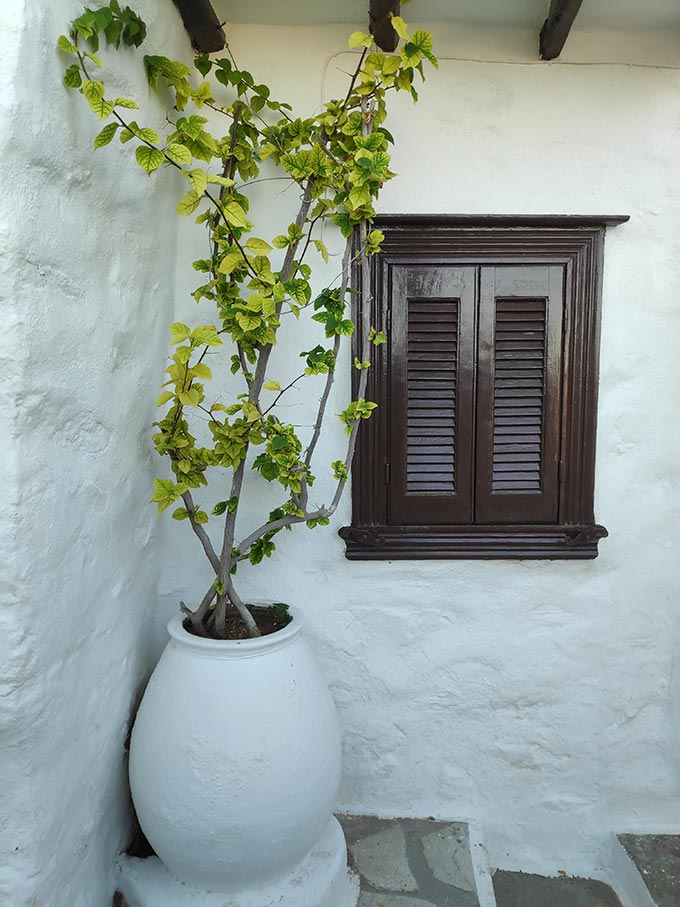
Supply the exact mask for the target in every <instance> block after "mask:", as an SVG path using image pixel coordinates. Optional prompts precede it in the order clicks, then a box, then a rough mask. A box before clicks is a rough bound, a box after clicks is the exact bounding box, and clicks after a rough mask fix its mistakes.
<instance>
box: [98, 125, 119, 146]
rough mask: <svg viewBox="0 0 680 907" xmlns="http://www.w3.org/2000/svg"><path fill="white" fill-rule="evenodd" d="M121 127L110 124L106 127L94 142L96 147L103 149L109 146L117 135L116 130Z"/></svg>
mask: <svg viewBox="0 0 680 907" xmlns="http://www.w3.org/2000/svg"><path fill="white" fill-rule="evenodd" d="M119 125H120V124H119V123H109V124H108V126H104V128H103V129H102V131H101V132H100V133H99V135H98V136H97V137H96V138H95V140H94V147H95V148H103V147H104V146H105V145H108V144H109V142H110V141H111V139H112V138H113V137H114V135H115V134H116V130H117V129H118V127H119Z"/></svg>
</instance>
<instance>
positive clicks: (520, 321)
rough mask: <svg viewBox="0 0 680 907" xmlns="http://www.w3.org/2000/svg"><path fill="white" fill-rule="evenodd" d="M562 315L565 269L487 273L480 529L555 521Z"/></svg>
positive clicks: (481, 375) (479, 453) (482, 350)
mask: <svg viewBox="0 0 680 907" xmlns="http://www.w3.org/2000/svg"><path fill="white" fill-rule="evenodd" d="M563 311H564V268H563V267H560V266H541V265H535V266H526V265H517V266H507V267H488V266H487V267H484V268H482V273H481V281H480V316H479V370H478V400H477V457H476V460H477V481H476V508H475V510H476V513H475V518H476V520H477V522H481V523H512V522H515V523H519V522H534V523H541V522H545V523H549V522H556V521H557V517H558V508H559V500H558V469H559V435H560V407H561V374H562V362H561V359H562V352H561V345H562V319H563Z"/></svg>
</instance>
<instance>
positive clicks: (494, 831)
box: [157, 3, 680, 872]
mask: <svg viewBox="0 0 680 907" xmlns="http://www.w3.org/2000/svg"><path fill="white" fill-rule="evenodd" d="M405 14H406V16H407V18H408V17H409V16H410V17H411V18H413V17H415V16H417V3H413V4H412V6H409V7H408V8H407V9H406V10H405ZM435 31H436V35H435V45H436V46H435V49H436V51H437V52H438V53H439V55H440V56H441V57H442V58H443V59H442V62H441V68H440V70H439V72H438V73H431V74H428V82H427V84H426V85H425V86H424V87H423V89H422V91H421V101H420V104H419V105H418V106H417V107H415V108H414V107H413V106H412V104H411V102H410V101H409V100H408V99H406V98H401V97H400V98H398V99H397V103H396V104H395V106H394V108H393V110H394V113H393V115H392V116H391V117H390V120H389V123H388V127H389V128H390V130H392V131H393V133H394V135H395V138H396V140H397V151H396V153H395V155H394V159H393V169H394V170H395V171H397V173H398V174H399V177H398V179H397V180H395V181H394V182H392V183H390V184H389V185H388V186H387V187H386V189H385V192H384V195H383V200H382V202H381V210H382V211H385V212H442V213H447V212H449V213H452V212H453V213H458V212H462V213H508V214H541V213H565V214H587V213H625V214H630V215H631V221H630V223H628V224H626V225H624V226H621V227H618V228H615V229H611V230H610V231H609V233H608V236H607V241H606V253H605V254H606V263H605V272H604V299H603V309H604V313H603V324H602V356H601V382H600V406H599V431H598V459H597V480H596V481H597V490H596V516H597V519H598V520H599V521H601V522H602V523H603V524H604V525H605V526H607V528H608V529H609V532H610V538H608V539H606V540H605V541H603V542H602V543H601V546H600V550H601V555H600V557H599V558H598V559H597V560H595V561H592V562H587V561H584V562H579V563H577V562H573V563H560V562H559V561H556V562H531V561H526V562H511V561H510V562H502V561H498V562H486V563H485V562H474V561H470V562H465V561H451V562H445V561H414V562H394V563H361V562H353V563H349V562H348V561H346V560H345V558H344V555H343V543H342V541H341V540H340V539H339V538H338V537H337V535H336V534H335V530H337V529H338V528H339V527H340V526H342V525H346V524H347V523H349V521H350V500H349V498H345V500H344V502H343V504H342V506H341V510H340V512H339V513H338V515H337V516H336V518H335V519H334V520H333V524H332V526H331V527H330V528H329V529H328V530H318V531H314V532H310V531H308V530H307V529H305V528H296V529H295V530H294V531H293V532H292V533H289V534H285V537H283V538H282V537H281V536H279V537H278V538H277V543H278V544H279V546H280V547H279V551H278V552H277V553H276V554H275V556H274V557H273V558H272V559H271V560H269V561H267V562H266V563H265V564H263V565H261V566H259V567H257V568H252V569H251V568H250V567H248V566H246V567H245V568H242V569H240V570H239V574H238V577H237V578H238V581H239V582H240V588H241V590H242V594H245V595H250V596H252V597H254V598H266V597H268V596H269V597H272V598H274V599H282V600H284V601H289V602H291V603H294V604H297V605H299V606H300V607H302V608H304V610H305V612H306V615H307V619H308V623H309V626H310V631H311V633H312V634H313V635H314V636H315V637H316V645H317V647H318V651H319V654H320V656H321V658H322V660H323V663H324V665H325V668H326V671H327V673H328V677H329V679H330V683H331V689H332V691H333V694H334V696H335V699H336V702H337V703H338V707H339V713H340V720H341V724H342V725H343V732H344V745H345V751H344V756H345V761H344V776H343V784H342V786H341V792H340V803H339V807H340V808H341V809H343V810H347V811H348V812H355V813H371V812H375V813H377V814H379V815H383V816H394V815H411V816H428V815H434V816H436V817H438V818H443V819H456V818H459V817H461V816H472V817H476V818H478V819H479V820H480V822H481V823H482V824H483V826H484V829H485V833H486V835H487V841H488V846H489V854H490V860H491V863H492V865H496V866H505V867H508V868H519V867H522V868H526V869H528V870H534V871H554V872H556V871H557V870H559V869H566V870H568V871H590V870H592V868H593V867H594V866H595V865H598V864H599V863H602V862H606V861H608V860H609V859H610V851H609V848H608V840H609V838H608V833H609V831H610V830H611V829H612V828H624V827H630V820H631V818H633V817H635V818H637V819H639V820H640V822H642V823H647V824H648V825H650V826H652V827H659V826H664V827H665V826H666V825H669V826H671V827H673V826H675V827H678V826H680V745H679V738H680V730H679V728H678V722H677V721H676V722H675V725H674V724H673V719H674V717H676V716H677V714H678V711H677V706H676V703H677V701H678V699H679V698H680V680H678V679H677V678H678V677H680V674H679V672H678V658H679V656H678V652H679V647H680V617H679V615H678V608H677V602H678V593H679V591H680V589H679V586H680V583H679V580H680V531H679V529H678V516H677V514H678V512H679V505H680V470H679V467H678V461H677V450H678V449H679V447H680V418H679V416H680V370H679V369H678V367H677V359H678V350H679V349H680V294H679V292H678V288H679V286H680V241H679V240H678V235H680V150H679V148H680V71H677V69H672V68H669V69H659V68H655V66H654V64H655V63H656V62H659V61H661V62H664V63H665V64H668V65H669V66H674V67H680V51H679V50H678V47H680V42H678V41H677V32H668V33H664V34H659V33H652V32H648V33H645V34H642V35H638V36H632V37H631V36H627V37H626V36H625V35H622V34H616V33H611V34H610V33H606V32H596V33H595V32H585V31H584V32H576V33H575V34H574V35H572V37H571V38H570V43H569V46H568V48H567V52H565V54H564V55H563V62H558V63H552V64H545V63H540V62H537V61H536V33H535V31H530V30H526V31H525V30H522V29H507V30H498V29H496V30H494V29H493V28H487V29H483V30H475V29H473V28H469V27H468V28H463V27H461V28H452V27H449V26H441V27H436V26H435ZM289 34H290V38H291V40H295V41H298V42H301V46H303V47H304V53H300V54H297V55H296V58H295V67H291V66H290V65H289V61H288V59H287V58H285V59H282V57H281V56H280V54H279V52H278V51H279V49H280V48H281V47H282V46H283V45H284V44H285V42H286V41H287V40H288V37H289ZM344 35H345V29H344V28H342V27H336V26H327V27H325V28H318V29H317V28H308V29H301V28H296V29H295V30H293V31H292V32H291V33H288V32H287V31H286V29H285V28H283V27H277V28H266V27H262V26H257V27H255V26H238V27H232V28H231V29H230V42H231V46H232V49H233V50H234V52H235V54H236V56H237V59H238V60H239V61H242V63H243V65H245V66H247V67H249V68H251V69H252V70H253V71H254V72H257V73H258V74H259V77H261V78H263V79H264V80H266V81H267V82H269V83H270V84H272V85H273V86H274V87H275V91H277V92H278V93H279V94H280V95H282V96H283V95H291V96H292V97H293V99H294V101H295V104H296V107H297V108H298V109H299V110H301V111H306V110H310V109H314V108H315V107H316V105H317V104H318V103H319V102H320V100H321V98H322V95H323V94H325V93H326V92H328V91H335V92H339V91H341V90H342V89H341V85H342V84H343V81H342V80H343V76H342V73H341V70H345V71H346V70H347V69H348V68H349V67H350V65H351V62H352V61H351V59H350V56H349V54H346V53H341V54H339V55H337V54H336V51H337V49H338V48H340V47H341V46H342V44H343V41H344ZM674 42H675V43H674ZM461 57H462V58H465V60H464V61H460V60H458V59H453V58H461ZM475 61H500V62H475ZM270 186H271V184H266V183H265V184H262V187H261V188H270ZM293 203H294V200H293V199H292V198H291V197H290V193H287V194H285V195H279V194H278V193H277V194H275V195H274V197H273V200H270V201H269V203H268V204H269V208H268V210H269V220H268V221H267V222H266V223H267V224H268V226H265V227H263V228H261V229H260V232H259V235H265V236H266V235H267V234H269V235H270V236H274V235H276V233H278V232H280V227H281V226H282V225H284V226H285V225H287V224H288V223H289V222H290V219H291V218H290V215H291V211H292V208H293ZM189 229H190V225H189V224H182V225H181V232H180V236H181V237H182V239H186V237H187V236H188V231H189ZM327 239H329V241H330V242H331V245H332V247H333V251H334V252H335V253H336V256H335V257H334V258H333V259H332V261H331V264H330V265H329V267H328V270H327V272H326V274H325V275H322V276H320V277H319V288H320V287H322V286H323V285H324V281H325V280H330V279H332V278H333V277H334V276H335V275H336V274H337V272H338V270H339V263H338V262H339V258H338V255H337V253H339V251H340V248H339V245H338V243H337V242H336V241H334V240H333V239H332V237H331V236H330V235H329V236H328V237H327ZM198 243H199V244H197V245H196V255H197V256H198V255H199V254H202V253H201V247H200V238H199V241H198ZM178 279H179V290H180V293H179V296H178V298H179V299H180V304H179V306H178V309H177V317H179V318H180V319H181V320H187V321H189V322H190V323H191V322H192V321H193V323H196V320H197V318H198V317H199V316H198V315H197V312H196V309H195V307H194V303H193V301H192V300H191V298H190V296H189V293H190V291H191V290H192V289H193V288H194V286H195V283H196V281H195V276H194V275H192V274H191V273H188V275H187V274H184V275H183V276H179V278H178ZM317 337H319V338H320V334H312V333H311V332H310V334H309V336H305V337H303V336H302V327H301V326H299V325H294V326H293V328H292V338H291V339H290V340H289V341H288V342H283V341H282V343H281V344H280V346H279V347H278V348H277V351H276V355H275V356H274V358H273V363H274V373H273V375H272V377H274V378H276V379H278V380H280V381H282V383H283V381H284V379H286V378H287V377H288V376H291V377H292V376H293V375H294V374H296V373H295V372H294V371H293V370H294V369H295V368H296V363H297V362H298V356H297V353H298V351H299V350H300V349H309V345H308V344H309V343H310V342H317ZM346 361H348V360H346ZM349 375H350V369H349V367H347V368H345V369H343V368H340V369H339V372H338V378H339V380H337V381H336V384H335V388H334V393H333V399H332V401H331V405H330V410H331V411H332V412H339V411H340V409H341V408H342V407H343V406H344V405H345V401H346V400H347V399H348V392H349V390H348V388H349ZM312 388H313V389H312V390H311V392H310V393H309V396H308V397H306V396H305V395H304V394H303V393H300V394H299V395H296V396H295V397H294V398H293V399H291V401H290V403H289V408H288V409H286V410H285V411H284V413H285V414H286V415H290V416H291V417H292V418H293V419H294V421H295V422H296V423H297V424H298V425H300V426H303V429H302V430H303V432H304V430H305V428H304V427H305V426H307V429H306V430H307V431H309V428H308V426H309V425H310V424H311V421H312V413H313V404H314V402H315V399H316V398H317V397H318V394H319V393H320V390H319V385H318V384H317V385H313V384H312ZM342 443H343V435H342V431H341V426H340V425H337V426H335V425H331V426H330V427H329V429H328V431H327V432H326V433H325V435H324V437H323V440H322V443H321V445H320V447H319V449H318V453H319V455H318V458H317V462H318V464H319V465H318V470H317V472H318V475H319V476H320V478H319V479H318V480H317V482H316V484H315V485H314V489H313V492H314V501H316V502H323V501H324V500H326V501H327V500H328V498H329V497H330V482H329V480H328V472H327V471H326V468H325V464H327V463H330V462H331V461H332V460H333V459H335V458H336V456H337V452H338V450H339V449H340V445H341V444H342ZM254 487H255V486H254V483H251V484H250V485H249V486H248V488H249V489H251V488H254ZM216 494H217V492H216ZM276 500H277V499H276V498H275V497H273V495H270V494H269V489H266V490H265V493H264V494H262V493H261V492H260V493H259V498H258V499H257V500H256V502H255V503H254V504H253V506H252V508H249V509H248V510H246V512H245V513H244V514H243V519H242V523H241V527H242V531H243V533H245V532H247V531H248V530H249V528H250V527H252V526H254V525H257V523H258V522H259V518H260V517H261V516H262V515H263V514H266V512H267V510H268V509H269V508H270V507H271V506H272V505H273V504H274V503H275V502H276ZM206 503H209V501H207V502H206ZM208 528H209V529H210V526H209V527H208ZM188 544H189V542H188V541H187V536H186V527H185V526H181V525H178V524H175V523H173V522H172V521H171V520H169V519H168V520H166V521H165V523H164V525H163V546H162V550H161V552H160V554H161V557H162V567H163V578H162V583H161V587H160V597H161V610H160V613H159V615H158V623H157V628H158V635H157V645H158V648H160V646H161V643H162V641H163V631H162V625H163V623H164V622H165V620H166V618H167V616H169V615H170V614H171V613H172V611H173V610H174V609H175V607H176V605H177V601H178V600H179V599H184V600H185V601H194V602H195V601H197V599H199V598H200V597H201V596H202V594H203V591H204V588H207V584H208V572H207V571H206V570H205V568H204V566H203V561H202V558H203V555H202V552H201V551H200V549H198V547H197V546H194V551H193V553H186V552H187V545H188ZM640 822H638V823H637V824H638V825H639V824H640Z"/></svg>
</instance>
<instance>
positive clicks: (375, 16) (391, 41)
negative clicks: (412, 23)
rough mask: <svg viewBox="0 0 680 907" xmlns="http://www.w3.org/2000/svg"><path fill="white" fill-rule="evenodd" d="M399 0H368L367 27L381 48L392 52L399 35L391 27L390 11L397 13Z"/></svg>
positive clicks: (399, 4)
mask: <svg viewBox="0 0 680 907" xmlns="http://www.w3.org/2000/svg"><path fill="white" fill-rule="evenodd" d="M400 8H401V2H400V0H370V6H369V8H368V27H369V30H370V32H371V34H372V35H373V37H374V38H375V43H376V44H377V45H378V47H379V48H380V49H381V50H384V51H386V52H387V53H392V51H393V50H396V47H397V44H398V43H399V35H398V34H397V33H396V32H395V30H394V29H393V28H392V23H391V22H390V13H393V14H394V15H395V16H398V15H399V11H400Z"/></svg>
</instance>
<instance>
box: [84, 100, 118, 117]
mask: <svg viewBox="0 0 680 907" xmlns="http://www.w3.org/2000/svg"><path fill="white" fill-rule="evenodd" d="M90 107H91V108H92V110H93V111H94V113H95V114H96V115H97V116H98V117H99V119H100V120H105V119H106V118H107V117H110V116H111V114H112V113H113V101H105V100H104V98H99V100H97V101H91V102H90Z"/></svg>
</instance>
